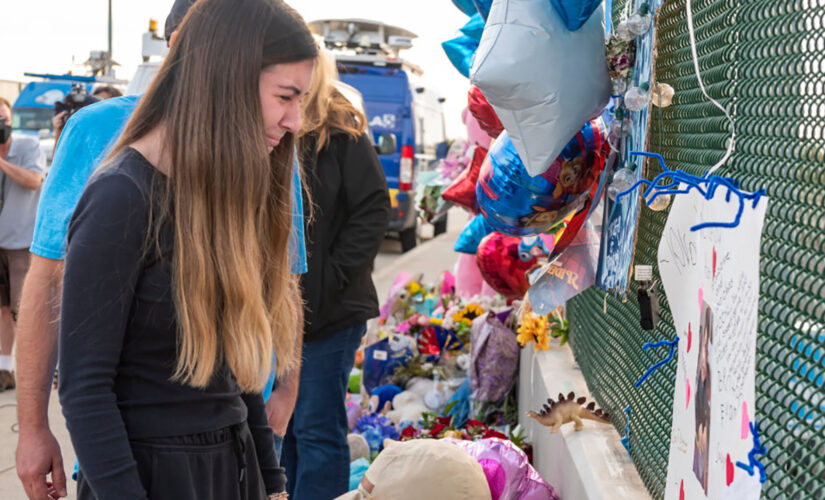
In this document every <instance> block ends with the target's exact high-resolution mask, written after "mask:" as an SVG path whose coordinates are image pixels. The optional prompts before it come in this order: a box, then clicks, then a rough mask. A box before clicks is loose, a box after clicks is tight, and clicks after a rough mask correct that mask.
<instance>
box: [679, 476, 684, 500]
mask: <svg viewBox="0 0 825 500" xmlns="http://www.w3.org/2000/svg"><path fill="white" fill-rule="evenodd" d="M679 500H685V480H684V479H682V484H681V485H679Z"/></svg>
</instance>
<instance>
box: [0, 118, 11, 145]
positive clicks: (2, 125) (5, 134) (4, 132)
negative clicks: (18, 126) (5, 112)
mask: <svg viewBox="0 0 825 500" xmlns="http://www.w3.org/2000/svg"><path fill="white" fill-rule="evenodd" d="M10 138H11V125H8V124H7V123H6V119H5V118H0V144H5V143H7V142H9V139H10Z"/></svg>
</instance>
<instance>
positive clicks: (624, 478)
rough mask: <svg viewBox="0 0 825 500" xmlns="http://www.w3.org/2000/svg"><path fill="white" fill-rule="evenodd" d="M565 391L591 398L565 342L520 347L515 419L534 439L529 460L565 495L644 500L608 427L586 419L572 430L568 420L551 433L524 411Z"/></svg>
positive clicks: (645, 496) (616, 437)
mask: <svg viewBox="0 0 825 500" xmlns="http://www.w3.org/2000/svg"><path fill="white" fill-rule="evenodd" d="M570 391H574V392H575V393H576V395H577V396H587V397H588V399H591V395H590V392H589V391H588V390H587V384H586V383H585V381H584V377H583V376H582V373H581V370H580V369H579V366H578V365H577V364H576V361H575V359H574V358H573V352H572V351H571V350H570V347H569V346H564V347H560V346H559V345H558V341H554V342H553V343H552V344H551V348H550V350H547V351H543V352H540V353H536V352H535V350H534V349H533V348H532V347H528V348H525V349H523V350H522V352H521V367H520V372H519V388H518V393H519V394H518V396H519V398H518V399H519V422H520V423H521V425H522V426H523V427H524V429H525V431H526V433H527V436H528V438H529V439H530V441H531V442H532V443H533V465H534V466H535V467H536V469H537V470H538V471H539V473H540V474H541V475H542V477H544V478H545V479H546V480H547V481H548V482H549V483H550V484H551V485H552V486H553V488H555V490H556V493H558V494H559V496H561V498H562V499H565V500H566V499H570V500H585V499H586V500H603V499H604V500H608V499H610V500H619V499H628V500H630V499H633V500H635V499H649V498H650V494H649V493H648V492H647V489H646V488H645V486H644V484H643V483H642V479H641V477H640V476H639V473H638V472H637V471H636V468H635V466H634V465H633V462H632V461H631V460H630V457H629V456H628V454H627V451H626V450H625V449H624V446H622V443H621V437H620V436H619V434H618V433H617V432H616V430H615V429H614V428H613V427H612V426H610V425H608V424H602V423H599V422H593V421H590V420H585V421H584V429H582V430H581V431H578V432H576V431H575V430H574V429H573V424H572V423H571V424H565V425H564V426H563V427H562V428H561V430H559V432H557V433H556V434H550V431H549V429H548V428H547V427H544V426H542V425H541V424H539V423H538V422H536V421H535V420H533V419H531V418H528V417H527V416H526V415H525V414H524V412H526V411H527V410H537V409H539V408H541V406H542V405H543V404H544V403H545V402H546V401H547V398H548V397H551V395H552V397H553V398H556V397H557V396H558V394H559V393H563V394H565V395H566V394H567V393H569V392H570Z"/></svg>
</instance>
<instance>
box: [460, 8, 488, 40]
mask: <svg viewBox="0 0 825 500" xmlns="http://www.w3.org/2000/svg"><path fill="white" fill-rule="evenodd" d="M461 32H462V33H464V34H465V35H467V36H468V37H470V38H472V39H473V40H478V41H481V35H482V34H483V33H484V18H483V17H481V14H476V15H474V16H473V17H471V18H470V20H469V21H467V24H465V25H464V27H463V28H461Z"/></svg>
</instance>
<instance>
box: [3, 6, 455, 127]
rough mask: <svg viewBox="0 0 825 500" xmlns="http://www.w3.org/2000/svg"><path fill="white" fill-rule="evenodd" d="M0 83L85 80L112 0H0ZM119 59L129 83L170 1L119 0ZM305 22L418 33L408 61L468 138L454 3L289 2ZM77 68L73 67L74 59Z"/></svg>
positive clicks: (103, 40) (450, 122)
mask: <svg viewBox="0 0 825 500" xmlns="http://www.w3.org/2000/svg"><path fill="white" fill-rule="evenodd" d="M0 1H2V7H0V12H2V17H3V23H2V28H0V43H2V47H3V55H2V56H0V80H23V78H24V77H23V73H24V72H34V73H63V72H66V71H69V70H73V72H74V73H75V74H80V73H82V71H83V68H82V67H81V66H79V64H80V63H82V62H84V61H86V59H88V57H89V52H90V51H92V50H106V44H107V16H108V14H107V5H108V2H107V0H0ZM112 3H113V24H114V38H113V46H114V47H113V51H112V52H113V54H114V59H115V60H116V61H117V62H119V63H120V64H121V67H120V68H118V69H117V76H118V78H123V79H129V78H131V76H132V74H133V73H134V71H135V68H136V67H137V65H138V64H139V63H140V49H141V47H140V45H141V36H142V34H143V33H144V32H145V31H146V30H147V28H148V26H149V19H150V18H153V19H157V20H158V22H159V27H160V31H161V33H162V32H163V23H164V21H165V19H166V15H167V14H168V12H169V8H170V7H171V5H172V0H114V1H113V2H112ZM287 3H289V4H290V5H292V6H293V7H294V8H295V9H297V10H298V11H299V12H300V13H301V14H302V15H303V16H304V18H305V19H306V21H308V22H309V21H313V20H315V19H322V18H349V17H358V18H366V19H373V20H376V21H382V22H385V23H388V24H393V25H397V26H401V27H403V28H406V29H408V30H410V31H413V32H415V33H416V34H418V36H419V38H418V39H417V40H416V41H415V47H414V48H413V49H411V50H409V51H405V52H404V53H402V55H403V57H405V58H407V59H409V60H410V61H412V62H414V63H416V64H417V65H419V66H421V67H422V68H423V69H424V71H425V74H424V78H425V80H426V81H427V82H428V83H429V82H432V83H429V84H430V85H431V86H433V87H438V88H439V89H440V90H441V93H442V95H443V96H444V97H446V98H447V102H446V103H445V111H446V113H447V129H448V130H447V131H448V135H449V136H451V137H454V136H459V135H461V136H463V135H465V132H464V130H463V126H462V125H461V119H460V116H459V115H460V112H461V109H463V107H464V105H465V104H466V92H467V89H468V87H469V82H468V80H467V79H466V78H464V77H463V76H461V74H459V73H458V71H456V70H455V69H454V68H453V67H452V65H451V64H450V62H449V60H448V59H447V57H446V56H445V55H444V51H443V50H442V49H441V42H443V41H444V40H448V39H450V38H452V37H453V36H455V33H456V32H457V31H458V29H459V28H460V27H461V26H463V25H464V23H465V22H466V21H467V17H466V16H465V15H464V14H462V13H461V12H460V11H459V10H458V9H456V8H455V7H454V6H453V4H452V2H451V1H450V0H411V1H406V0H291V1H288V2H287ZM73 59H74V61H75V62H76V63H77V64H78V65H76V66H73V65H72V61H73Z"/></svg>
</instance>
